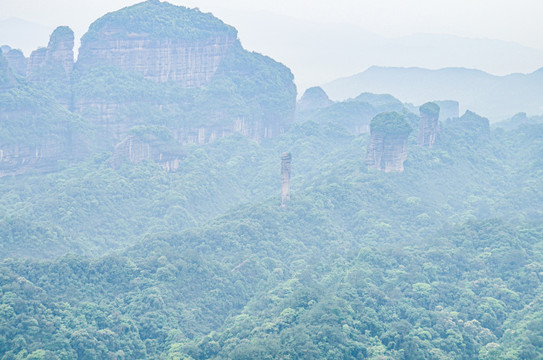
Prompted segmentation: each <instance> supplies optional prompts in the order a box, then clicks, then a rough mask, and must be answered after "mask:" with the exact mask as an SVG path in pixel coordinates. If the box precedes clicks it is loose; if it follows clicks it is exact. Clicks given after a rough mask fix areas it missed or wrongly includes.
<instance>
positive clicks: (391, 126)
mask: <svg viewBox="0 0 543 360" xmlns="http://www.w3.org/2000/svg"><path fill="white" fill-rule="evenodd" d="M370 131H371V135H370V144H369V145H368V155H367V157H366V164H367V165H368V166H370V167H375V168H377V169H379V170H381V171H384V172H392V171H393V172H402V171H403V170H404V167H403V163H404V161H405V160H406V159H407V138H408V136H409V133H410V132H411V131H412V129H411V126H410V125H409V123H408V121H407V119H406V118H405V116H403V115H401V114H399V113H397V112H388V113H380V114H378V115H376V116H375V117H374V118H373V119H372V120H371V124H370Z"/></svg>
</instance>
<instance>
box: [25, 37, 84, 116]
mask: <svg viewBox="0 0 543 360" xmlns="http://www.w3.org/2000/svg"><path fill="white" fill-rule="evenodd" d="M73 48H74V33H73V31H72V30H71V29H70V28H69V27H67V26H59V27H58V28H56V29H55V31H53V33H52V34H51V36H50V38H49V44H48V45H47V47H46V48H40V49H37V50H35V51H33V52H32V54H30V58H29V60H28V64H27V69H26V77H27V79H28V80H30V81H32V82H34V83H39V84H42V85H44V86H45V87H47V88H48V89H49V90H50V92H51V93H52V94H53V96H54V97H55V98H56V99H57V101H58V102H60V103H61V104H62V105H63V106H64V107H66V108H68V109H71V93H72V91H71V83H70V78H71V75H72V70H73V67H74V52H73Z"/></svg>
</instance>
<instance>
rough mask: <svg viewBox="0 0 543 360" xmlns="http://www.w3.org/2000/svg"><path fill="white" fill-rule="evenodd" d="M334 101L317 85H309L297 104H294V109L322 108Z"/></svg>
mask: <svg viewBox="0 0 543 360" xmlns="http://www.w3.org/2000/svg"><path fill="white" fill-rule="evenodd" d="M333 103H334V102H333V101H332V100H330V98H329V97H328V95H327V94H326V93H325V92H324V90H323V89H322V88H321V87H319V86H315V87H311V88H309V89H307V90H306V91H305V92H304V94H303V95H302V98H301V99H300V101H298V104H297V105H296V110H298V111H307V110H314V109H322V108H325V107H328V106H330V105H332V104H333Z"/></svg>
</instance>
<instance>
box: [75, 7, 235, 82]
mask: <svg viewBox="0 0 543 360" xmlns="http://www.w3.org/2000/svg"><path fill="white" fill-rule="evenodd" d="M236 39H237V31H236V30H235V29H234V28H232V27H230V26H227V25H225V24H224V23H223V22H222V21H220V20H219V19H217V18H215V17H213V15H211V14H203V13H200V12H199V11H198V10H195V9H188V8H184V7H180V6H174V5H171V4H168V3H161V2H158V1H146V2H144V3H141V4H137V5H134V6H131V7H127V8H124V9H122V10H119V11H116V12H113V13H109V14H107V15H105V16H103V17H102V18H100V19H98V20H97V21H95V22H94V23H92V25H91V26H90V28H89V31H88V32H87V33H86V34H85V36H83V38H82V39H81V49H80V51H79V58H78V61H77V67H78V68H79V69H80V70H85V69H88V68H92V67H96V66H116V67H119V68H121V69H123V70H127V71H135V72H138V73H140V74H142V75H143V76H144V77H145V78H146V79H150V80H153V81H155V82H166V81H173V82H176V83H178V84H180V85H182V86H184V87H200V86H203V85H205V84H207V83H209V81H210V80H211V79H212V78H213V75H214V74H215V72H216V71H217V69H218V67H219V65H220V64H221V62H222V61H223V59H224V58H225V56H226V53H227V51H228V49H229V48H230V47H231V46H232V45H234V43H235V42H236Z"/></svg>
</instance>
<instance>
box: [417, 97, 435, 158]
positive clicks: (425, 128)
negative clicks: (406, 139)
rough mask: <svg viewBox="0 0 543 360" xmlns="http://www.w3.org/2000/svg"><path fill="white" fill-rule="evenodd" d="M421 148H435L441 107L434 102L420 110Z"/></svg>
mask: <svg viewBox="0 0 543 360" xmlns="http://www.w3.org/2000/svg"><path fill="white" fill-rule="evenodd" d="M419 111H420V120H419V135H418V138H417V143H418V145H419V146H425V147H429V148H431V147H433V146H434V144H435V142H436V139H437V135H438V133H439V106H438V105H437V104H435V103H433V102H428V103H426V104H424V105H421V107H420V108H419Z"/></svg>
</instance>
